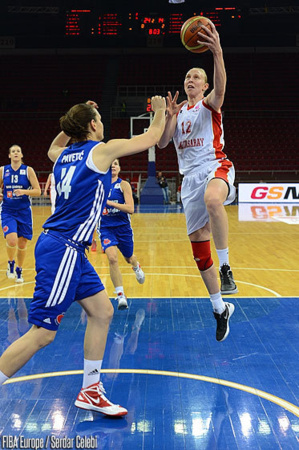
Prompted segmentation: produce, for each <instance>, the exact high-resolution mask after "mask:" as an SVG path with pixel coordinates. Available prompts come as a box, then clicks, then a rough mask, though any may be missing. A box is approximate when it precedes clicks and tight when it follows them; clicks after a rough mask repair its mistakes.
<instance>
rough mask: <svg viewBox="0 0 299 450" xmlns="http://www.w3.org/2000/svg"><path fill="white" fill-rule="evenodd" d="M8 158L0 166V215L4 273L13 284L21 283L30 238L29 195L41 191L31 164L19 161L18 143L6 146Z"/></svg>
mask: <svg viewBox="0 0 299 450" xmlns="http://www.w3.org/2000/svg"><path fill="white" fill-rule="evenodd" d="M8 157H9V158H10V160H11V164H9V165H7V166H3V167H0V186H2V185H3V200H2V203H1V206H0V216H1V226H2V229H3V233H4V237H5V239H6V250H7V256H8V267H7V272H6V275H7V277H8V278H10V279H15V281H16V282H17V283H23V281H24V278H23V274H22V268H23V263H24V260H25V256H26V249H27V241H28V240H29V241H30V240H31V239H32V209H31V197H38V196H39V195H41V190H40V186H39V182H38V179H37V177H36V174H35V172H34V170H33V169H32V167H29V166H26V165H25V164H23V153H22V149H21V147H20V146H19V145H12V146H11V147H10V149H9V154H8ZM15 258H16V260H17V266H16V267H15Z"/></svg>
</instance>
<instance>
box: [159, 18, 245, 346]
mask: <svg viewBox="0 0 299 450" xmlns="http://www.w3.org/2000/svg"><path fill="white" fill-rule="evenodd" d="M203 28H204V29H205V30H206V32H207V37H206V40H205V42H203V41H200V37H199V40H198V42H199V43H201V44H203V43H204V44H205V45H206V46H207V47H208V48H209V49H210V50H211V52H212V53H213V57H214V88H213V89H212V91H211V92H210V93H209V94H208V95H207V96H205V92H206V90H207V89H208V88H209V85H208V83H207V76H206V73H205V71H204V70H203V69H201V68H197V67H195V68H193V69H191V70H189V71H188V72H187V74H186V77H185V81H184V89H185V93H186V95H187V99H188V100H187V101H184V102H181V103H180V104H177V99H178V95H179V93H178V92H176V94H175V95H174V97H173V98H172V95H171V93H170V92H168V97H167V118H166V125H165V130H164V133H163V135H162V138H161V139H160V141H159V143H158V146H159V147H160V148H164V147H166V146H167V145H168V143H169V141H170V140H171V139H172V138H173V141H174V144H175V148H176V151H177V156H178V163H179V169H180V173H181V174H182V175H184V179H183V183H182V191H181V196H182V203H183V206H184V212H185V215H186V222H187V232H188V236H189V239H190V241H191V245H192V251H193V256H194V259H195V261H196V263H197V266H198V269H199V270H200V273H201V276H202V278H203V281H204V283H205V285H206V288H207V290H208V292H209V295H210V299H211V302H212V305H213V310H214V316H215V319H216V321H217V331H216V339H217V341H223V340H224V339H225V338H226V337H227V335H228V333H229V319H230V316H231V315H232V314H233V312H234V305H233V304H231V303H224V302H223V300H222V297H221V293H222V294H233V293H236V292H237V286H236V284H235V282H234V279H233V275H232V272H231V269H230V266H229V260H228V219H227V214H226V211H225V208H224V206H223V205H226V204H229V203H231V202H232V201H233V200H234V198H235V187H234V186H233V182H234V167H233V164H232V162H231V161H229V160H228V159H227V157H226V155H225V153H224V152H223V147H224V139H223V127H222V115H221V106H222V104H223V101H224V94H225V87H226V72H225V66H224V60H223V55H222V48H221V45H220V40H219V34H218V33H217V31H216V28H215V26H214V25H213V24H212V30H211V31H210V30H208V29H207V28H206V27H204V26H203ZM198 34H199V36H200V33H198ZM211 232H212V234H213V238H214V242H215V246H216V250H217V254H218V257H219V263H220V264H219V266H220V278H221V292H220V289H219V284H218V280H217V271H216V269H215V266H214V264H213V261H212V258H211V250H210V233H211Z"/></svg>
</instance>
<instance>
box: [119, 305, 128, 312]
mask: <svg viewBox="0 0 299 450" xmlns="http://www.w3.org/2000/svg"><path fill="white" fill-rule="evenodd" d="M117 309H118V310H119V311H123V310H124V309H128V305H125V304H124V305H118V307H117Z"/></svg>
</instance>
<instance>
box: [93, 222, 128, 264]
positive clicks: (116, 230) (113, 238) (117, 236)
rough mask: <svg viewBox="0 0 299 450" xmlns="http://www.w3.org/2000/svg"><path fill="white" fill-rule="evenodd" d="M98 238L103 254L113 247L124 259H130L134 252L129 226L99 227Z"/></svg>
mask: <svg viewBox="0 0 299 450" xmlns="http://www.w3.org/2000/svg"><path fill="white" fill-rule="evenodd" d="M98 233H99V238H100V239H101V245H102V249H103V250H104V252H105V251H106V248H108V247H112V246H113V245H115V246H116V247H117V248H118V249H119V250H120V252H121V253H122V254H123V255H124V257H125V258H130V257H131V256H132V255H133V251H134V238H133V230H132V227H131V225H129V224H128V225H119V226H117V227H107V228H103V227H101V228H100V230H99V229H98Z"/></svg>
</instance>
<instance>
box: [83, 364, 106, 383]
mask: <svg viewBox="0 0 299 450" xmlns="http://www.w3.org/2000/svg"><path fill="white" fill-rule="evenodd" d="M102 363H103V360H101V361H90V360H88V359H84V375H83V384H82V387H83V388H86V387H87V386H90V385H91V384H94V383H98V382H99V381H100V371H101V368H102Z"/></svg>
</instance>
